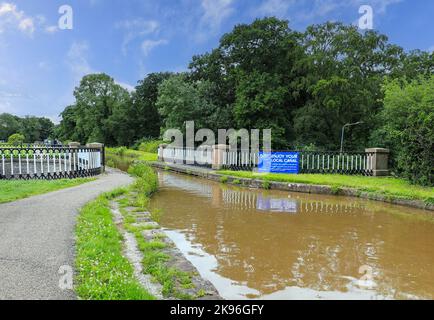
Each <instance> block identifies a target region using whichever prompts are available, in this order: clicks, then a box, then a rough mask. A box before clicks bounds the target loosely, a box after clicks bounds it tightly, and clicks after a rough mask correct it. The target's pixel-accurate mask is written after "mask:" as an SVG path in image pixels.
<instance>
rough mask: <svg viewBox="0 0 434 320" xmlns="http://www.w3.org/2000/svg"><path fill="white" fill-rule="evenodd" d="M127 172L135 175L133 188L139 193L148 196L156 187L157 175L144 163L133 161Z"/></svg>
mask: <svg viewBox="0 0 434 320" xmlns="http://www.w3.org/2000/svg"><path fill="white" fill-rule="evenodd" d="M128 173H129V174H131V175H133V176H135V177H136V181H135V183H134V188H135V189H136V190H137V191H138V192H139V193H141V194H144V195H146V196H150V195H151V194H152V193H154V192H155V191H157V189H158V177H157V175H156V174H155V172H154V170H153V169H152V168H151V167H150V166H149V165H147V164H145V163H134V164H133V165H131V166H130V168H129V169H128Z"/></svg>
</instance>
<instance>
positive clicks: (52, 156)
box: [0, 146, 104, 180]
mask: <svg viewBox="0 0 434 320" xmlns="http://www.w3.org/2000/svg"><path fill="white" fill-rule="evenodd" d="M103 166H104V163H103V149H99V148H90V147H77V148H76V147H45V146H38V147H33V146H32V147H10V146H0V179H48V180H51V179H64V178H68V179H71V178H78V177H90V176H95V175H98V174H100V173H101V172H102V168H103Z"/></svg>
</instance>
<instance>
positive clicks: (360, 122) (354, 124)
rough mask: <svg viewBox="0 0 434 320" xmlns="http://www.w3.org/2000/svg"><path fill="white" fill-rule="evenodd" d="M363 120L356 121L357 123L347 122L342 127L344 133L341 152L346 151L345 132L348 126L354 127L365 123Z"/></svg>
mask: <svg viewBox="0 0 434 320" xmlns="http://www.w3.org/2000/svg"><path fill="white" fill-rule="evenodd" d="M363 123H364V122H363V121H359V122H355V123H347V124H345V125H344V126H343V127H342V134H341V153H342V152H344V133H345V128H346V127H352V126H357V125H359V124H363Z"/></svg>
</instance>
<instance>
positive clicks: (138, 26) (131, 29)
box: [116, 18, 160, 55]
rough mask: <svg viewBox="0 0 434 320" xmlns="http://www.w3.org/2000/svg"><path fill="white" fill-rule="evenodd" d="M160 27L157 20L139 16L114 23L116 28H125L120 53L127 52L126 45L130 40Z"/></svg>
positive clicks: (154, 31) (155, 30) (153, 31)
mask: <svg viewBox="0 0 434 320" xmlns="http://www.w3.org/2000/svg"><path fill="white" fill-rule="evenodd" d="M159 27H160V24H159V23H158V21H155V20H144V19H141V18H138V19H132V20H124V21H120V22H118V23H116V28H118V29H123V30H125V34H124V39H123V41H122V53H123V54H124V55H126V54H127V49H128V45H129V43H130V42H131V41H133V40H135V39H137V38H140V37H143V36H145V35H149V34H152V33H156V32H157V31H158V29H159Z"/></svg>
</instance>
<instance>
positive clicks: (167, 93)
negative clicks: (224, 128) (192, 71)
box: [156, 74, 214, 130]
mask: <svg viewBox="0 0 434 320" xmlns="http://www.w3.org/2000/svg"><path fill="white" fill-rule="evenodd" d="M211 86H212V85H211V83H210V82H208V81H195V82H190V81H188V79H187V76H186V75H185V74H179V75H176V76H173V77H171V78H169V79H167V80H165V81H164V82H163V83H161V85H160V87H159V91H158V93H159V95H158V99H157V103H156V106H157V108H158V111H159V112H160V115H161V116H162V117H163V130H164V129H172V128H178V129H183V128H184V124H185V121H189V120H194V121H195V125H196V126H197V127H200V128H208V125H210V124H211V123H210V122H209V121H208V120H209V116H210V113H211V112H212V111H213V110H214V105H213V102H212V99H210V94H209V92H210V90H211V88H210V87H211Z"/></svg>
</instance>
